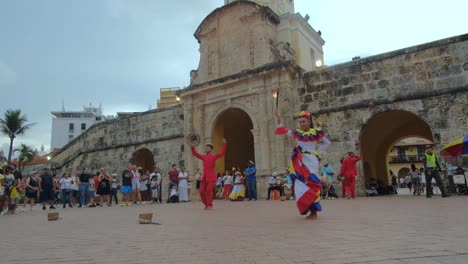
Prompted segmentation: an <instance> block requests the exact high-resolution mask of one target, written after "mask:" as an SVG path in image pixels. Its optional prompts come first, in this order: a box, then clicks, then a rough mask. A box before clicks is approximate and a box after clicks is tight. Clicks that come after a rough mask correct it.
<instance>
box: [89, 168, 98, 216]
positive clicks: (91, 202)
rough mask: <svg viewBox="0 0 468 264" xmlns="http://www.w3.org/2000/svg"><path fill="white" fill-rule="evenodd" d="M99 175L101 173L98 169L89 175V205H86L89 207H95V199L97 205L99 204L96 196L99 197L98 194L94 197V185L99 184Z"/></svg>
mask: <svg viewBox="0 0 468 264" xmlns="http://www.w3.org/2000/svg"><path fill="white" fill-rule="evenodd" d="M100 175H101V173H100V172H99V171H98V172H96V174H95V175H94V177H91V178H90V179H89V205H88V207H91V208H94V207H96V203H95V202H96V201H98V202H97V205H100V204H99V200H98V199H97V198H99V196H98V197H96V196H97V195H96V189H97V188H96V186H99V176H100Z"/></svg>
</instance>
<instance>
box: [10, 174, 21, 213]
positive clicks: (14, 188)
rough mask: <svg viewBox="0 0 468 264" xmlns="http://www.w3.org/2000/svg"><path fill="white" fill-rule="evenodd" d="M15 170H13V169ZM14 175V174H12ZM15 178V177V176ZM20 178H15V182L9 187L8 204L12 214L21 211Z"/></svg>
mask: <svg viewBox="0 0 468 264" xmlns="http://www.w3.org/2000/svg"><path fill="white" fill-rule="evenodd" d="M12 171H13V170H12ZM11 175H13V174H11ZM13 178H14V177H13ZM20 181H21V180H20V179H15V180H14V181H13V184H12V185H11V186H10V187H9V194H10V197H9V206H8V212H9V213H10V214H17V213H19V211H18V208H17V207H18V203H19V196H20V192H19V185H20Z"/></svg>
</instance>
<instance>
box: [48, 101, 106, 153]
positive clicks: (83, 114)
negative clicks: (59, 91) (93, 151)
mask: <svg viewBox="0 0 468 264" xmlns="http://www.w3.org/2000/svg"><path fill="white" fill-rule="evenodd" d="M51 114H52V116H53V117H52V138H51V143H50V148H51V151H52V150H53V149H57V148H62V147H63V146H65V145H66V144H67V143H68V142H70V141H71V140H73V139H74V138H75V137H77V136H79V135H80V134H81V133H83V132H84V131H86V130H87V129H88V128H89V127H91V126H92V125H94V124H95V123H98V122H101V121H104V120H106V117H105V116H103V115H102V108H101V107H92V106H89V107H83V111H54V112H51Z"/></svg>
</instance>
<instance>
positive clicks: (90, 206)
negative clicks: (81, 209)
mask: <svg viewBox="0 0 468 264" xmlns="http://www.w3.org/2000/svg"><path fill="white" fill-rule="evenodd" d="M88 207H92V208H94V207H96V205H94V204H93V205H90V206H88Z"/></svg>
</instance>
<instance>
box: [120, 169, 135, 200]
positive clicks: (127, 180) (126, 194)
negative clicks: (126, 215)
mask: <svg viewBox="0 0 468 264" xmlns="http://www.w3.org/2000/svg"><path fill="white" fill-rule="evenodd" d="M131 170H132V164H128V166H127V169H125V170H124V171H123V172H122V189H121V190H122V203H121V204H120V206H124V204H125V203H126V205H127V206H130V205H132V204H131V203H130V196H131V195H132V191H133V188H132V178H133V177H132V171H131Z"/></svg>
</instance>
